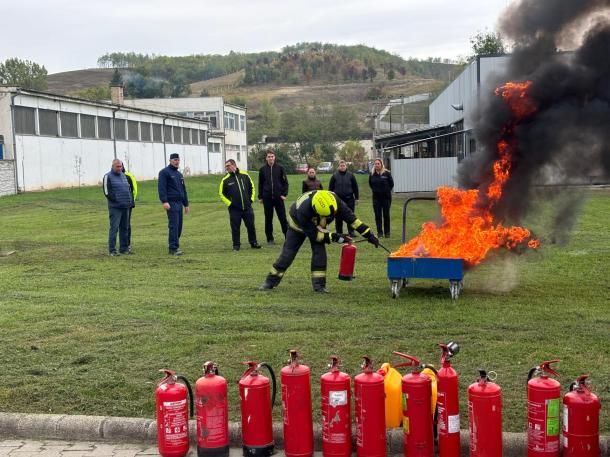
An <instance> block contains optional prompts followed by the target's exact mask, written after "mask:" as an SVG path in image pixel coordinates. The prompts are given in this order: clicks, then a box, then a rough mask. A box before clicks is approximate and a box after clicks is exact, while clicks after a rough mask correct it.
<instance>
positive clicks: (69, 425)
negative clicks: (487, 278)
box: [0, 412, 610, 457]
mask: <svg viewBox="0 0 610 457" xmlns="http://www.w3.org/2000/svg"><path fill="white" fill-rule="evenodd" d="M189 427H190V431H191V441H192V444H195V436H196V424H195V421H190V424H189ZM273 435H274V438H275V444H276V445H277V447H278V448H282V447H283V444H284V439H283V436H282V423H281V422H275V423H274V424H273ZM354 437H355V431H354ZM461 437H462V456H468V454H469V434H468V431H467V430H462V431H461ZM0 438H26V439H35V440H42V439H55V440H62V441H107V442H115V443H145V444H150V445H151V446H154V445H155V444H156V442H157V426H156V421H155V420H154V419H141V418H135V417H112V416H73V415H60V414H22V413H1V412H0ZM229 439H230V441H231V446H234V447H241V425H240V424H239V423H238V422H231V423H229ZM314 441H315V449H316V450H318V451H319V450H321V448H322V446H321V443H322V434H321V428H320V426H319V425H318V424H314ZM387 443H388V454H389V455H393V454H402V452H403V448H402V445H403V434H402V429H392V430H388V432H387ZM354 445H355V443H354ZM600 447H601V453H600V457H610V436H602V437H601V438H600ZM526 454H527V444H526V435H525V433H509V432H505V433H504V457H522V456H525V455H526Z"/></svg>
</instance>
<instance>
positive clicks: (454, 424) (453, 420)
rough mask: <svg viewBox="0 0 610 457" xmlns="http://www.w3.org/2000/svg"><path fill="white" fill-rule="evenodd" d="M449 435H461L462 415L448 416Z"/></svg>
mask: <svg viewBox="0 0 610 457" xmlns="http://www.w3.org/2000/svg"><path fill="white" fill-rule="evenodd" d="M447 422H448V425H449V427H448V431H449V433H460V415H459V414H456V415H455V416H448V421H447Z"/></svg>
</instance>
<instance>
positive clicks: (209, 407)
mask: <svg viewBox="0 0 610 457" xmlns="http://www.w3.org/2000/svg"><path fill="white" fill-rule="evenodd" d="M195 405H196V408H197V456H198V457H226V456H228V455H229V407H228V402H227V381H226V380H225V378H223V377H222V376H219V375H218V367H217V366H216V364H215V363H214V362H206V363H204V364H203V376H202V377H201V378H199V379H198V380H197V382H196V384H195Z"/></svg>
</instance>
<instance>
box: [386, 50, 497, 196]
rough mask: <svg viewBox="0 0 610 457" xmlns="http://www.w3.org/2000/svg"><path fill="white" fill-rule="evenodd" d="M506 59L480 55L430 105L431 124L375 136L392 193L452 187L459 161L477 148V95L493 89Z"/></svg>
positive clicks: (454, 183)
mask: <svg viewBox="0 0 610 457" xmlns="http://www.w3.org/2000/svg"><path fill="white" fill-rule="evenodd" d="M507 63H508V56H484V57H483V56H481V57H477V58H476V59H475V60H473V61H472V62H471V63H469V64H468V65H467V66H466V68H465V69H464V71H463V72H462V73H461V74H460V75H459V76H458V77H457V78H456V79H455V80H454V81H453V82H452V83H451V84H449V86H448V87H447V88H446V89H445V90H444V91H443V92H441V93H440V94H439V95H438V97H436V99H434V101H433V102H432V103H431V104H430V106H429V109H428V110H429V121H430V122H429V126H426V127H422V128H419V129H413V130H404V131H398V132H392V133H388V134H383V135H376V136H375V138H374V141H375V149H376V150H377V151H378V152H379V153H380V156H382V157H384V158H385V159H386V160H389V162H390V166H391V169H392V175H393V177H394V183H395V185H394V191H395V192H425V191H434V190H436V189H437V188H438V187H439V186H456V185H457V182H456V174H457V167H458V163H459V162H460V161H461V160H462V159H463V158H464V157H466V156H467V155H468V154H470V153H472V152H474V151H475V149H476V142H475V140H474V137H473V135H472V127H473V116H474V113H475V111H476V109H477V107H478V105H479V101H480V98H481V95H482V94H484V93H486V92H490V91H492V90H493V89H494V87H493V83H494V81H495V78H494V76H497V75H499V74H502V73H503V71H504V69H505V68H506V65H507Z"/></svg>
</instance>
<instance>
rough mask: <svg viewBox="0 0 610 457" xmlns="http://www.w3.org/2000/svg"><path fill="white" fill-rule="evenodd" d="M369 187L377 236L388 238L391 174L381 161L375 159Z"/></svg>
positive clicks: (392, 182) (392, 185) (392, 183)
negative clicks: (371, 193)
mask: <svg viewBox="0 0 610 457" xmlns="http://www.w3.org/2000/svg"><path fill="white" fill-rule="evenodd" d="M369 186H370V187H371V190H372V191H373V210H374V211H375V223H376V224H377V236H378V237H380V238H381V237H382V236H384V235H385V237H386V238H389V237H390V206H391V205H392V189H393V188H394V180H393V179H392V174H391V173H390V172H389V171H388V170H386V168H385V167H384V166H383V160H381V159H375V163H374V165H373V170H372V171H371V175H370V176H369Z"/></svg>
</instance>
